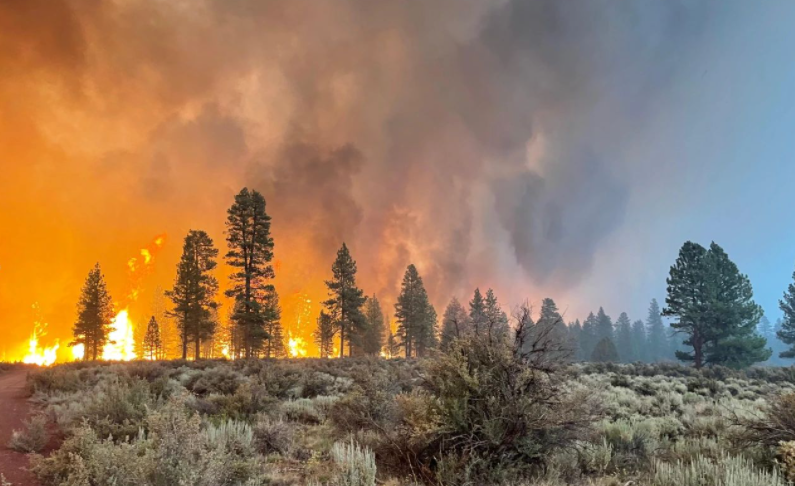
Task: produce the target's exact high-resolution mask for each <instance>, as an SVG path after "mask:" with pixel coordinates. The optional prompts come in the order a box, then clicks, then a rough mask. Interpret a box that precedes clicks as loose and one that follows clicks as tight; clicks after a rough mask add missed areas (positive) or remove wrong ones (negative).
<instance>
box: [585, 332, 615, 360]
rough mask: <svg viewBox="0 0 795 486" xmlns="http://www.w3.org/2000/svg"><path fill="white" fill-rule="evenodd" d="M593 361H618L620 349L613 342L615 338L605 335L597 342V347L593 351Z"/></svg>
mask: <svg viewBox="0 0 795 486" xmlns="http://www.w3.org/2000/svg"><path fill="white" fill-rule="evenodd" d="M591 361H595V362H597V363H615V362H616V361H618V351H616V346H615V344H613V340H612V339H610V338H608V337H603V338H602V339H600V340H599V342H598V343H596V347H594V349H593V353H591Z"/></svg>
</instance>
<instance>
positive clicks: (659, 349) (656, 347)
mask: <svg viewBox="0 0 795 486" xmlns="http://www.w3.org/2000/svg"><path fill="white" fill-rule="evenodd" d="M646 335H647V336H648V337H647V343H648V360H649V361H650V362H652V363H655V362H657V361H662V360H663V359H665V358H666V357H668V350H669V348H670V346H669V344H668V335H667V333H666V331H665V324H663V320H662V311H661V310H660V305H659V304H658V303H657V299H651V304H649V314H648V316H647V317H646Z"/></svg>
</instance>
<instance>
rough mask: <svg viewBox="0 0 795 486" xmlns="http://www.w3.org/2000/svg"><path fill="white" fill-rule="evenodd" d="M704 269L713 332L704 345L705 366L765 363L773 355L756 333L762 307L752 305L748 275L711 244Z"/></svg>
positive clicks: (709, 318)
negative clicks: (705, 346)
mask: <svg viewBox="0 0 795 486" xmlns="http://www.w3.org/2000/svg"><path fill="white" fill-rule="evenodd" d="M705 263H706V265H707V268H708V270H707V273H706V275H707V289H708V291H709V292H708V295H709V301H708V309H709V310H708V313H707V315H706V316H705V318H706V320H707V322H708V326H709V327H710V329H711V330H712V332H711V337H710V339H709V340H708V343H707V351H706V355H707V356H706V358H707V359H706V362H707V363H708V364H712V365H723V366H729V367H732V368H746V367H748V366H751V365H752V364H754V363H759V362H762V361H766V360H767V359H768V358H770V355H771V354H772V351H771V350H770V349H769V348H767V347H766V346H767V341H766V340H765V338H764V337H762V336H760V335H759V334H758V333H757V332H756V326H757V324H758V323H759V319H761V318H762V307H761V306H759V305H758V304H757V303H756V302H754V292H753V288H752V287H751V281H750V280H749V279H748V276H747V275H743V274H741V273H740V270H739V269H738V268H737V265H736V264H735V263H734V262H733V261H731V260H730V259H729V256H728V255H727V254H726V252H725V251H724V250H723V248H721V247H720V246H719V245H718V244H717V243H715V242H712V243H711V244H710V247H709V250H708V251H707V257H706V261H705Z"/></svg>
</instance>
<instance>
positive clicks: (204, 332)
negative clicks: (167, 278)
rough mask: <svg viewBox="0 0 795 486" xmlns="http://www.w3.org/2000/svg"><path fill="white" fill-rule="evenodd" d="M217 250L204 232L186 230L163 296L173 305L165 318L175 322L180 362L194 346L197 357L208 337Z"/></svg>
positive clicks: (211, 326) (211, 329)
mask: <svg viewBox="0 0 795 486" xmlns="http://www.w3.org/2000/svg"><path fill="white" fill-rule="evenodd" d="M217 256H218V250H217V249H216V248H215V247H214V246H213V240H212V239H211V238H210V237H209V236H208V235H207V233H205V232H204V231H197V230H190V231H189V232H188V235H187V236H185V242H184V243H183V245H182V257H181V258H180V261H179V263H177V277H176V279H175V281H174V287H173V288H172V289H171V290H169V291H167V292H166V295H167V296H168V297H169V298H170V299H171V302H172V303H173V304H174V307H173V309H172V311H171V312H170V313H169V316H171V317H174V318H175V319H176V320H177V327H178V328H179V332H180V337H181V339H180V341H181V344H182V359H186V358H187V357H188V345H189V344H191V343H193V345H194V358H195V359H199V358H200V357H201V344H202V342H203V341H204V340H208V339H210V338H212V335H213V333H214V332H215V324H216V323H215V320H214V319H213V318H212V317H213V316H212V313H211V311H212V309H214V308H216V307H217V304H216V303H215V294H216V293H217V292H218V281H217V280H216V279H215V277H214V276H213V275H212V274H211V273H210V272H211V271H212V270H213V269H214V268H215V267H216V262H215V258H216V257H217Z"/></svg>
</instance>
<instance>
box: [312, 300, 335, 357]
mask: <svg viewBox="0 0 795 486" xmlns="http://www.w3.org/2000/svg"><path fill="white" fill-rule="evenodd" d="M336 334H337V330H336V329H335V328H334V321H333V320H332V319H331V316H330V315H328V314H326V313H325V312H324V311H320V316H319V317H318V318H317V328H316V329H315V332H314V338H315V343H316V344H317V347H318V350H319V351H320V357H321V358H328V357H330V356H331V354H332V353H333V352H334V336H335V335H336Z"/></svg>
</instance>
